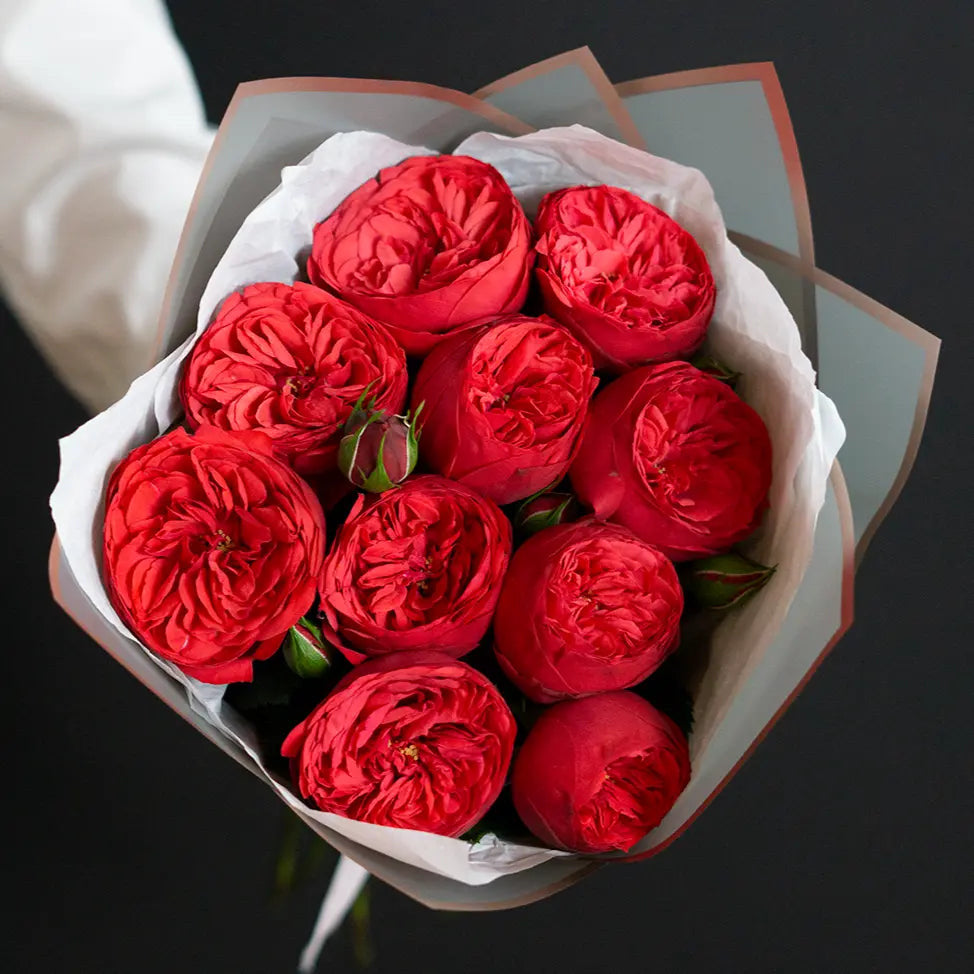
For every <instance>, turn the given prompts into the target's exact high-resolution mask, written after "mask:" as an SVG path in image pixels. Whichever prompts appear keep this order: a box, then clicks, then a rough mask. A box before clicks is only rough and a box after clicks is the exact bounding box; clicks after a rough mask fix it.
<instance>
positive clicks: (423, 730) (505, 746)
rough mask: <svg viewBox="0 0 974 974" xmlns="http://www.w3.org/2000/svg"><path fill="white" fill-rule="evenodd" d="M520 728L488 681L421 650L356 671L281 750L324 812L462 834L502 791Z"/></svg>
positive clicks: (305, 790)
mask: <svg viewBox="0 0 974 974" xmlns="http://www.w3.org/2000/svg"><path fill="white" fill-rule="evenodd" d="M516 732H517V725H516V724H515V722H514V717H513V716H512V715H511V711H510V709H509V708H508V706H507V704H506V703H505V702H504V699H503V697H501V695H500V693H499V692H498V690H497V688H496V687H495V686H494V685H493V684H492V683H491V682H490V681H489V680H488V679H487V678H486V677H485V676H483V675H482V674H480V673H478V672H477V671H476V670H474V669H473V668H472V667H470V666H467V665H466V664H465V663H461V662H459V661H458V660H453V659H450V658H449V657H447V656H443V655H441V654H439V653H432V652H424V651H418V652H407V653H396V654H393V655H391V656H386V657H384V658H382V659H375V660H370V661H368V662H366V663H363V664H361V665H360V666H356V667H355V668H354V669H353V670H352V671H351V673H349V674H348V675H347V676H346V677H344V678H343V679H342V680H341V681H340V682H339V683H338V685H337V686H336V687H335V689H334V690H333V691H332V692H331V693H330V694H329V695H328V696H327V697H326V698H325V700H324V702H323V703H321V704H320V706H318V708H317V709H316V710H315V711H313V712H312V714H311V715H310V716H309V717H308V718H307V719H306V720H304V721H303V722H302V723H301V724H299V725H298V726H297V727H295V728H294V730H293V731H291V733H290V734H289V735H288V737H287V739H286V740H285V741H284V745H283V747H282V748H281V753H282V754H283V756H284V757H286V758H291V760H292V767H293V769H294V774H295V778H296V780H297V786H298V789H299V790H300V792H301V795H302V797H304V798H306V799H310V800H311V801H312V802H313V803H314V804H315V806H316V807H317V808H319V809H321V811H323V812H334V813H335V814H337V815H343V816H345V817H346V818H352V819H357V820H358V821H360V822H373V823H375V824H377V825H390V826H393V827H396V828H401V829H417V830H420V831H424V832H435V833H437V834H439V835H447V836H458V835H461V834H463V833H464V832H466V831H467V829H469V828H471V827H472V826H473V825H475V824H476V823H477V822H478V821H479V820H480V819H481V818H482V817H483V815H484V813H485V812H486V811H487V809H488V808H489V807H490V806H491V805H492V804H493V803H494V802H495V801H496V799H497V796H498V795H499V794H500V791H501V788H502V787H503V784H504V779H505V778H506V776H507V770H508V768H509V767H510V762H511V753H512V751H513V749H514V738H515V734H516Z"/></svg>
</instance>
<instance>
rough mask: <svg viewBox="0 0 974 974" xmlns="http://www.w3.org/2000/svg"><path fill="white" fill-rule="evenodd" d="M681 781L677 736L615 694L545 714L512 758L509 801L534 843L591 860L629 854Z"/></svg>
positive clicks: (645, 708) (656, 716) (684, 756)
mask: <svg viewBox="0 0 974 974" xmlns="http://www.w3.org/2000/svg"><path fill="white" fill-rule="evenodd" d="M689 780H690V755H689V752H688V750H687V742H686V738H685V737H684V736H683V734H682V732H681V731H680V729H679V728H678V727H677V726H676V724H674V723H673V721H672V720H670V719H669V717H666V716H665V715H664V714H661V713H660V712H659V711H658V710H656V709H655V708H654V707H652V706H651V705H650V704H648V703H647V702H646V701H645V700H643V699H642V697H637V696H636V694H634V693H627V692H626V691H621V692H617V693H603V694H599V695H598V696H595V697H586V698H585V699H584V700H567V701H564V702H563V703H558V704H555V705H554V706H553V707H551V708H549V709H547V710H545V711H544V713H542V714H541V716H540V717H539V718H538V720H537V722H536V723H535V725H534V726H533V727H532V728H531V731H530V733H529V734H528V736H527V740H525V742H524V745H523V747H522V748H521V750H520V751H519V752H518V756H517V759H516V760H515V762H514V773H513V774H512V776H511V795H512V797H513V799H514V807H515V808H516V809H517V813H518V815H520V817H521V819H522V821H523V822H524V824H525V825H526V826H527V827H528V828H529V829H530V830H531V831H532V832H533V833H534V834H535V835H536V836H537V837H538V838H539V839H541V841H542V842H545V843H547V844H548V845H551V846H555V847H558V848H561V849H568V850H569V851H571V852H581V853H588V854H596V853H600V852H611V851H613V850H619V851H625V850H629V849H631V848H632V847H633V846H634V845H635V844H636V843H637V842H639V841H640V839H642V838H643V836H645V835H646V833H647V832H649V831H650V829H654V828H655V827H656V826H657V825H659V823H660V822H661V821H662V820H663V816H665V815H666V813H667V812H668V811H669V810H670V809H671V808H672V807H673V803H674V802H675V801H676V799H677V797H678V796H679V794H680V792H681V791H683V789H684V788H685V787H686V786H687V782H689Z"/></svg>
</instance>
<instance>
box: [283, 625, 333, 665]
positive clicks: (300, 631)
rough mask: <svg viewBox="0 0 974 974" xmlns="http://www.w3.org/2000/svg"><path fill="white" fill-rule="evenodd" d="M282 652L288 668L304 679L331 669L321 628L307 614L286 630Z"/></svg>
mask: <svg viewBox="0 0 974 974" xmlns="http://www.w3.org/2000/svg"><path fill="white" fill-rule="evenodd" d="M282 652H283V655H284V662H285V663H287V667H288V669H289V670H290V671H291V672H292V673H293V674H294V675H295V676H299V677H301V678H302V679H304V680H314V679H317V678H319V677H322V676H324V675H325V674H326V673H327V672H328V670H329V669H331V658H330V657H329V655H328V649H327V646H326V645H325V640H324V637H323V636H322V635H321V630H320V629H319V628H318V626H316V625H315V624H314V623H313V622H311V621H310V620H309V619H308V618H307V616H304V617H302V618H301V619H300V620H298V622H297V623H295V625H293V626H291V628H290V629H289V630H288V631H287V635H286V636H285V637H284V647H283V650H282Z"/></svg>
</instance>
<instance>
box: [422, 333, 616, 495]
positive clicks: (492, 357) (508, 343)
mask: <svg viewBox="0 0 974 974" xmlns="http://www.w3.org/2000/svg"><path fill="white" fill-rule="evenodd" d="M597 384H598V380H597V379H596V378H595V373H594V369H593V367H592V356H591V355H590V354H589V352H588V349H586V348H585V346H584V345H582V344H581V342H579V341H578V340H577V339H575V338H573V337H572V335H571V334H570V332H569V331H568V330H567V329H565V328H562V327H561V326H560V325H559V324H558V323H557V322H555V321H552V320H551V319H550V318H547V317H541V318H529V317H527V316H525V315H509V316H507V317H505V318H498V319H497V320H496V321H494V322H491V324H489V325H486V326H484V327H483V328H477V329H472V330H467V331H466V332H464V333H463V334H461V335H454V336H453V337H451V338H449V339H447V340H446V341H444V342H442V343H441V344H440V345H439V346H437V348H435V349H434V350H433V351H432V352H431V353H430V354H429V356H427V358H426V361H424V362H423V365H422V367H421V368H420V370H419V374H418V375H417V377H416V385H415V386H414V388H413V403H418V402H425V403H426V414H425V415H424V417H423V451H422V452H423V460H424V461H425V462H426V463H428V464H429V465H430V467H432V468H433V469H434V470H435V471H436V472H437V473H439V474H442V475H443V476H444V477H449V478H450V479H451V480H458V481H459V482H460V483H462V484H466V485H467V486H468V487H472V488H473V489H474V490H475V491H477V493H479V494H483V495H484V496H485V497H489V498H490V499H491V500H493V501H496V502H497V503H498V504H510V503H511V502H513V501H518V500H521V499H522V498H524V497H529V496H530V495H532V494H535V493H537V492H538V491H539V490H544V489H546V488H548V487H550V486H551V485H552V484H555V483H557V482H558V481H559V480H561V479H562V477H563V476H564V475H565V472H566V471H567V470H568V466H569V464H570V463H571V461H572V457H574V455H575V453H576V452H577V450H578V445H579V443H580V442H581V436H582V430H583V428H584V426H585V417H586V415H587V413H588V405H589V398H590V397H591V395H592V393H593V392H594V391H595V387H596V385H597Z"/></svg>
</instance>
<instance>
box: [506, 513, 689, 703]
mask: <svg viewBox="0 0 974 974" xmlns="http://www.w3.org/2000/svg"><path fill="white" fill-rule="evenodd" d="M682 611H683V592H682V590H681V589H680V582H679V579H678V578H677V576H676V569H675V568H674V567H673V564H672V563H671V562H670V561H669V560H668V559H667V558H665V557H664V556H663V555H662V554H661V553H660V552H659V551H658V550H657V549H656V548H653V547H652V546H651V545H648V544H646V542H644V541H640V540H639V538H637V537H636V536H635V535H633V534H632V533H631V532H630V531H627V530H626V529H625V528H622V527H619V526H618V525H615V524H603V523H601V522H600V521H596V520H595V519H594V518H589V519H587V520H584V521H579V522H577V523H575V524H560V525H558V526H556V527H552V528H547V529H545V530H544V531H541V532H539V533H538V534H536V535H535V536H534V537H532V538H529V539H528V540H527V541H526V542H525V543H524V544H523V545H521V547H520V548H518V549H517V551H516V552H515V553H514V557H513V558H512V559H511V567H510V569H509V570H508V572H507V575H505V576H504V585H503V587H502V589H501V597H500V601H499V602H498V603H497V612H496V614H495V616H494V648H495V651H496V653H497V659H498V661H499V662H500V664H501V668H502V669H503V670H504V672H505V673H506V674H507V676H508V677H509V678H510V680H511V681H512V682H513V683H514V684H516V685H517V686H518V687H519V688H520V689H521V690H522V691H523V692H524V693H525V694H526V695H527V696H528V697H530V698H531V699H532V700H536V701H538V702H539V703H551V702H552V701H554V700H559V699H562V698H564V697H584V696H588V695H589V694H592V693H601V692H602V691H605V690H621V689H623V688H625V687H631V686H634V685H635V684H636V683H639V682H641V681H642V680H644V679H645V678H646V677H647V676H649V674H650V673H652V672H653V670H655V669H656V668H657V667H658V666H659V665H660V663H662V662H663V660H664V659H666V657H667V656H668V655H669V654H670V653H671V652H672V651H673V650H674V649H675V648H676V645H677V641H678V639H679V632H680V614H681V612H682Z"/></svg>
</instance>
